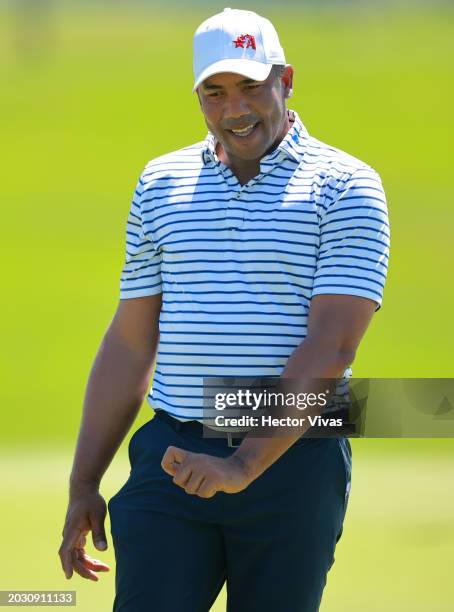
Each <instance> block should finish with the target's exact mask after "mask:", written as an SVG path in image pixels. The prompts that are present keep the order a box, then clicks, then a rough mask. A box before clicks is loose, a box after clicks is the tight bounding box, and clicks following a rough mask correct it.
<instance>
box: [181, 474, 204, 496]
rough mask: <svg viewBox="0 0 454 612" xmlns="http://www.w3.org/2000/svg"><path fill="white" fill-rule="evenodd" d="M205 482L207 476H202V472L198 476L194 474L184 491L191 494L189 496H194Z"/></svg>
mask: <svg viewBox="0 0 454 612" xmlns="http://www.w3.org/2000/svg"><path fill="white" fill-rule="evenodd" d="M204 481H205V476H204V475H203V474H202V472H199V473H198V474H195V473H194V472H193V473H192V475H191V477H190V479H189V480H188V482H187V483H186V485H185V487H184V490H185V491H186V493H189V495H194V493H195V492H196V491H197V490H198V489H199V487H200V486H201V485H202V483H203V482H204Z"/></svg>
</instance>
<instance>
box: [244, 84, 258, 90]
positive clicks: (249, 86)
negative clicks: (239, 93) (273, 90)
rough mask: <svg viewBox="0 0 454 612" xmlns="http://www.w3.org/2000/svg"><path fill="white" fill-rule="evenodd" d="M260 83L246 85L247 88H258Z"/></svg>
mask: <svg viewBox="0 0 454 612" xmlns="http://www.w3.org/2000/svg"><path fill="white" fill-rule="evenodd" d="M258 87H260V85H246V89H257V88H258Z"/></svg>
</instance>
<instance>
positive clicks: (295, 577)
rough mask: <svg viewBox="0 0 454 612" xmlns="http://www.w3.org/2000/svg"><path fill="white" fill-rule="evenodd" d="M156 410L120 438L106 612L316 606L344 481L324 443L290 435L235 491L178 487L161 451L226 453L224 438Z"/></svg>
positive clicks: (337, 455) (253, 611)
mask: <svg viewBox="0 0 454 612" xmlns="http://www.w3.org/2000/svg"><path fill="white" fill-rule="evenodd" d="M158 414H159V413H157V415H156V416H155V417H154V418H153V419H151V420H150V421H148V422H147V423H146V424H145V425H143V426H142V427H140V428H139V429H138V430H137V431H136V432H135V433H134V435H133V436H132V438H131V441H130V444H129V448H128V453H129V460H130V464H131V471H130V476H129V478H128V480H127V482H126V483H125V484H124V486H122V487H121V489H120V490H119V491H118V493H116V494H115V495H114V496H113V497H112V498H111V499H110V500H109V503H108V509H109V515H110V521H111V534H112V540H113V544H114V549H115V557H116V574H115V589H116V594H115V601H114V606H113V610H114V612H208V611H209V610H210V608H211V606H212V605H213V603H214V601H215V599H216V597H217V595H218V593H219V591H220V590H221V588H222V586H223V584H224V582H225V581H227V611H228V612H316V611H317V610H318V609H319V605H320V601H321V597H322V592H323V589H324V586H325V583H326V577H327V573H328V570H329V569H330V567H331V566H332V564H333V563H334V550H335V547H336V543H337V541H338V540H339V538H340V537H341V534H342V525H343V520H344V516H345V512H346V508H347V503H348V491H349V485H350V479H351V448H350V444H349V443H348V441H347V446H348V457H347V456H345V455H344V454H343V453H342V452H341V447H340V445H339V441H338V440H337V439H336V438H325V439H321V438H312V439H311V438H300V440H298V441H297V442H296V443H295V444H294V445H293V446H291V447H290V448H289V449H288V450H287V451H286V452H285V453H284V454H283V455H282V456H281V457H280V458H279V459H278V460H277V461H276V462H275V463H274V464H273V465H272V466H270V467H269V468H268V469H267V470H266V471H265V472H264V473H263V474H262V475H261V476H259V477H258V478H257V479H256V480H255V481H254V482H252V483H251V484H250V485H249V487H247V488H246V489H245V490H243V491H241V492H239V493H235V494H226V493H222V492H220V493H216V495H215V496H214V497H212V498H209V499H204V498H201V497H198V496H196V495H189V494H187V493H186V492H185V491H184V489H182V488H180V487H179V486H177V485H175V484H174V483H173V482H172V477H171V476H169V475H168V474H166V473H165V472H164V471H163V469H162V468H161V465H160V464H161V460H162V457H163V455H164V453H165V451H166V449H167V447H168V446H170V445H173V446H178V447H180V448H184V449H187V450H189V451H193V452H199V453H200V452H202V453H208V454H211V455H216V456H218V457H227V456H228V455H229V454H231V453H232V452H234V451H235V449H234V448H230V447H228V445H227V442H226V440H224V439H219V438H211V439H208V438H203V437H200V433H199V434H198V435H197V434H196V431H197V432H198V431H199V429H198V427H196V426H195V424H186V423H185V424H182V423H180V422H178V421H177V420H175V419H165V418H163V417H161V416H158Z"/></svg>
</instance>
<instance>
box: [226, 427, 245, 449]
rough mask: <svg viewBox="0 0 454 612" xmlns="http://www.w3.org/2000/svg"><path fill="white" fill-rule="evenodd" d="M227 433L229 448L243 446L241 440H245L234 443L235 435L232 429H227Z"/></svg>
mask: <svg viewBox="0 0 454 612" xmlns="http://www.w3.org/2000/svg"><path fill="white" fill-rule="evenodd" d="M226 433H227V446H228V447H229V448H238V447H239V446H241V442H242V441H243V440H240V443H239V444H234V443H233V436H232V432H231V431H227V432H226Z"/></svg>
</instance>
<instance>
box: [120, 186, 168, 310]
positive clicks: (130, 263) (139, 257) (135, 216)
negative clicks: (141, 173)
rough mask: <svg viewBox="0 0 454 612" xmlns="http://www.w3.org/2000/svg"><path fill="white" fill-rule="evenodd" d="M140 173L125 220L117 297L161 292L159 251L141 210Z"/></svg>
mask: <svg viewBox="0 0 454 612" xmlns="http://www.w3.org/2000/svg"><path fill="white" fill-rule="evenodd" d="M142 193H143V182H142V177H141V178H140V179H139V182H138V183H137V187H136V190H135V192H134V197H133V199H132V202H131V207H130V210H129V216H128V219H127V223H126V257H125V264H124V267H123V270H122V273H121V278H120V300H125V299H129V298H137V297H146V296H149V295H155V294H157V293H161V292H162V283H161V255H160V253H159V252H158V251H157V250H156V248H155V245H154V243H153V241H152V238H151V235H150V233H148V234H147V233H146V231H145V229H146V228H145V227H144V222H143V214H142Z"/></svg>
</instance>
